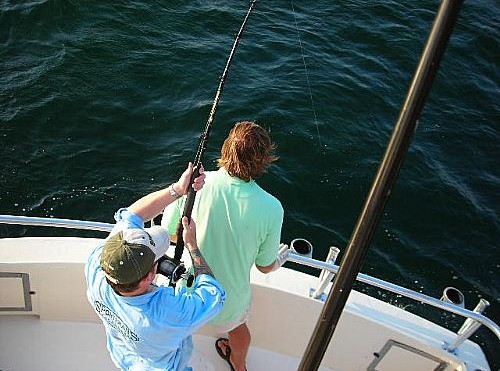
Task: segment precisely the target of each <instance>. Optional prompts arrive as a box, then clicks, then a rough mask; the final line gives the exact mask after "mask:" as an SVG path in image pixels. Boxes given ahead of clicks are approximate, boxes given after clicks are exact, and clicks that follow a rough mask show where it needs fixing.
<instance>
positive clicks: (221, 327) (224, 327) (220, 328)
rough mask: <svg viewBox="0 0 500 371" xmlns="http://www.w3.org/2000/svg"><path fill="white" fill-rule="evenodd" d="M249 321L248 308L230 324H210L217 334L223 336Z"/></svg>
mask: <svg viewBox="0 0 500 371" xmlns="http://www.w3.org/2000/svg"><path fill="white" fill-rule="evenodd" d="M249 319H250V308H248V309H247V310H246V311H244V312H243V314H242V315H241V316H240V317H238V318H237V319H236V320H234V321H232V322H226V323H220V324H216V325H214V324H210V326H212V327H213V328H214V329H215V330H216V331H217V332H218V333H221V334H225V333H228V332H229V331H231V330H234V329H235V328H236V327H238V326H239V325H242V324H244V323H247V322H248V320H249Z"/></svg>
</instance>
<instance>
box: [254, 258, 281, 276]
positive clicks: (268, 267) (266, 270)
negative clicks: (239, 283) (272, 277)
mask: <svg viewBox="0 0 500 371" xmlns="http://www.w3.org/2000/svg"><path fill="white" fill-rule="evenodd" d="M255 267H256V268H257V269H258V270H259V271H260V272H262V273H265V274H267V273H271V272H274V271H275V270H278V268H280V267H281V265H280V264H279V262H278V261H277V260H275V261H274V262H273V263H272V264H269V265H266V266H262V265H257V264H255Z"/></svg>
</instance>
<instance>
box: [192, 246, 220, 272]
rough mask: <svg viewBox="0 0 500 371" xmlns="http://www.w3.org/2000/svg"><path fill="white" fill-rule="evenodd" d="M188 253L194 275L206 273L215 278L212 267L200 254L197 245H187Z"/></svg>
mask: <svg viewBox="0 0 500 371" xmlns="http://www.w3.org/2000/svg"><path fill="white" fill-rule="evenodd" d="M189 254H190V255H191V260H192V262H193V267H194V275H195V276H199V275H201V274H208V275H209V276H212V277H214V278H215V276H214V273H213V272H212V269H210V267H209V266H208V263H207V261H206V260H205V258H204V257H203V255H202V254H201V251H200V250H199V249H198V247H197V246H189Z"/></svg>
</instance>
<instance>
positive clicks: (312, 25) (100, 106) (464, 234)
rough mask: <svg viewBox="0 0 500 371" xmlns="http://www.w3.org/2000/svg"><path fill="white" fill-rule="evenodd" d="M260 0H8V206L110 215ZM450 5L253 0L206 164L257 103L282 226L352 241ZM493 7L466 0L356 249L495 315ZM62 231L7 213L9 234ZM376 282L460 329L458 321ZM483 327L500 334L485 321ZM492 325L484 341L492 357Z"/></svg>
mask: <svg viewBox="0 0 500 371" xmlns="http://www.w3.org/2000/svg"><path fill="white" fill-rule="evenodd" d="M248 5H249V3H248V2H247V1H209V2H204V1H169V2H164V1H115V2H111V3H110V2H100V1H76V0H65V1H62V0H48V1H31V2H18V1H5V0H4V1H1V2H0V158H1V162H0V166H1V167H0V169H1V171H0V213H2V214H15V215H31V216H53V217H62V218H76V219H86V220H95V221H105V222H112V215H113V212H114V210H115V209H117V208H118V207H120V206H124V205H127V204H129V203H130V202H132V201H133V200H135V199H137V198H138V197H140V196H141V195H143V194H145V193H147V192H150V191H152V190H156V189H159V188H160V187H163V186H165V185H168V184H169V183H170V182H172V181H174V180H175V179H177V177H178V176H179V174H180V173H181V171H182V170H183V169H184V167H185V165H186V163H187V162H188V161H189V160H192V159H193V158H194V155H195V152H196V148H197V145H198V137H199V135H200V134H201V131H202V129H203V127H204V125H205V122H206V120H207V117H208V113H209V110H210V108H211V106H212V102H213V99H214V95H215V90H216V88H217V86H218V82H219V80H218V79H219V76H220V75H221V73H222V71H223V68H224V65H225V63H226V60H227V57H228V54H229V51H230V48H231V45H232V42H233V40H234V35H235V34H236V32H237V31H238V29H239V27H240V24H241V22H242V20H243V17H244V15H245V13H246V10H247V8H248ZM437 7H438V3H437V2H436V1H428V0H423V1H418V2H415V1H406V0H401V1H397V2H396V1H390V0H383V1H376V2H374V1H370V2H365V1H330V0H328V1H327V0H317V1H309V0H308V1H300V2H298V1H296V2H295V1H294V2H293V4H292V3H291V2H287V1H272V2H266V1H262V2H259V3H258V4H257V7H256V9H255V12H254V13H253V14H252V16H251V18H250V21H249V24H248V26H247V29H246V30H245V32H244V35H243V38H242V40H241V42H240V45H239V47H238V49H237V52H236V56H235V59H234V61H233V64H232V66H231V70H230V72H229V76H228V79H227V81H226V85H225V88H224V91H223V94H222V99H221V101H220V104H219V106H218V110H217V115H216V118H215V121H214V124H213V130H212V134H211V138H210V142H209V145H208V149H207V152H206V154H205V160H204V163H205V167H206V168H207V169H213V168H214V161H215V159H216V158H217V156H218V151H219V148H220V146H221V144H222V141H223V139H224V138H225V136H226V134H227V132H228V130H229V129H230V127H231V126H232V125H233V123H234V122H235V121H237V120H243V119H250V120H256V121H257V122H259V123H261V124H262V125H263V126H265V127H267V128H269V129H270V131H271V134H272V137H273V139H274V141H275V142H276V144H277V145H278V154H279V156H280V160H279V162H278V163H277V164H276V165H274V166H273V167H272V168H271V169H270V171H269V173H268V174H266V175H265V176H264V177H263V178H262V179H261V180H260V184H261V185H262V186H263V187H264V188H266V189H268V190H269V191H270V192H271V193H273V194H275V195H276V196H278V197H279V198H280V199H281V201H282V203H283V205H284V208H285V221H284V226H283V235H282V240H283V241H285V242H287V241H290V240H291V239H293V238H296V237H304V238H307V239H309V240H310V241H311V242H312V243H313V245H314V247H315V254H314V255H315V256H316V257H317V258H319V259H324V258H325V256H326V252H327V250H328V247H329V246H332V245H335V246H338V247H339V248H341V249H345V247H346V245H347V244H348V241H349V239H350V236H351V233H352V230H353V227H354V225H355V223H356V220H357V217H358V215H359V213H360V211H361V208H362V205H363V203H364V200H365V198H366V196H367V192H368V190H369V187H370V184H371V182H372V179H373V176H374V175H375V172H376V170H377V167H378V164H379V163H380V160H381V158H382V155H383V152H384V149H385V146H386V145H387V142H388V138H389V136H390V134H391V131H392V128H393V125H394V123H395V121H396V119H397V116H398V113H399V109H400V106H401V104H402V102H403V100H404V97H405V94H406V91H407V88H408V85H409V82H410V79H411V76H412V74H413V72H414V70H415V67H416V64H417V61H418V58H419V56H420V53H421V50H422V47H423V45H424V42H425V40H426V38H427V35H428V30H429V28H430V26H431V24H432V21H433V18H434V14H435V12H436V10H437ZM499 9H500V5H499V3H498V2H497V1H492V0H491V1H489V0H478V1H466V2H465V4H464V5H463V7H462V9H461V13H460V18H459V20H458V23H457V25H456V27H455V30H454V33H453V35H452V37H451V39H450V42H449V45H448V48H447V51H446V54H445V56H444V58H443V60H442V63H441V68H440V70H439V72H438V74H437V77H436V80H435V82H434V84H433V88H432V90H431V92H430V95H429V98H428V101H427V103H426V105H425V108H424V110H423V112H422V115H421V119H420V120H419V126H418V129H417V131H416V133H415V135H414V138H413V142H412V144H411V147H410V149H409V152H408V154H407V156H406V159H405V163H404V165H403V168H402V170H401V172H400V176H399V179H398V181H397V183H396V186H395V188H394V190H393V193H392V196H391V198H390V200H389V203H388V205H387V207H386V209H385V212H384V216H383V218H382V220H381V223H380V226H379V229H378V231H377V233H376V235H375V238H374V241H373V243H372V245H371V248H370V251H369V253H368V256H367V259H366V262H365V263H364V265H363V268H362V272H364V273H367V274H370V275H374V276H376V277H379V278H382V279H384V280H388V281H392V282H395V283H397V284H399V285H401V286H404V287H408V288H411V289H414V290H417V291H421V292H423V293H425V294H428V295H431V296H434V297H440V296H441V291H442V290H443V289H444V288H445V287H447V286H455V287H457V288H460V289H461V290H462V291H463V292H464V294H465V298H466V307H467V308H469V309H472V308H473V307H474V306H475V305H476V303H477V302H478V300H479V299H480V298H485V299H487V300H488V301H489V302H490V303H491V306H490V307H489V308H488V309H487V311H486V315H487V316H488V317H490V318H492V319H493V320H495V321H496V322H497V323H499V322H500V313H499V309H500V281H499V279H498V276H499V273H500V259H499V254H498V249H497V243H498V240H499V234H500V233H499V231H500V228H499V219H498V212H499V206H500V200H499V186H500V172H499V164H500V156H499V155H500V151H499V137H500V127H499V121H500V120H499V118H500V106H499V102H500V89H499V81H500V79H499V70H498V63H499V61H500V48H499V32H500V31H499V30H500V27H499V24H500V18H499V14H500V13H499ZM304 65H305V66H304ZM214 217H216V216H214ZM50 233H52V232H50V231H44V230H40V229H20V228H15V227H11V226H10V227H7V226H0V235H1V236H17V235H36V234H50ZM63 233H66V232H63ZM68 233H69V232H68ZM290 266H291V265H290ZM297 269H303V268H298V267H297ZM311 272H314V271H311ZM314 273H317V272H314ZM359 289H360V290H367V289H365V288H363V287H360V288H359ZM375 294H377V295H379V296H380V297H382V298H385V299H388V300H393V301H395V302H397V303H398V304H400V305H402V306H403V305H404V306H405V307H407V309H408V310H411V311H413V312H416V313H419V314H422V315H426V316H428V317H429V318H431V319H433V320H437V321H439V322H441V323H443V324H446V325H448V326H449V327H450V328H451V329H452V330H455V331H456V330H457V329H458V327H459V326H460V324H461V322H462V321H461V319H458V318H455V317H454V316H450V315H443V314H440V313H438V312H437V311H434V310H433V309H432V308H428V307H423V308H422V307H420V306H419V305H417V304H415V303H410V302H408V303H406V302H401V301H398V300H400V299H394V298H391V297H390V296H389V295H388V294H387V293H384V292H376V293H375ZM473 339H474V340H475V341H477V342H479V343H481V344H484V343H486V342H490V344H491V341H492V340H494V336H492V335H491V333H490V332H489V331H488V330H486V329H481V330H479V331H478V333H477V334H476V335H475V336H474V337H473ZM494 344H495V345H489V346H487V354H488V357H489V358H490V360H491V362H492V369H498V368H499V367H500V358H499V355H498V354H499V353H500V352H499V348H498V342H497V343H494Z"/></svg>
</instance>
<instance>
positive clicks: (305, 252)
mask: <svg viewBox="0 0 500 371" xmlns="http://www.w3.org/2000/svg"><path fill="white" fill-rule="evenodd" d="M290 250H291V251H292V252H294V253H295V254H298V255H301V256H305V257H307V258H312V253H313V246H312V244H311V243H310V242H309V241H308V240H306V239H304V238H296V239H294V240H292V242H290Z"/></svg>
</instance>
